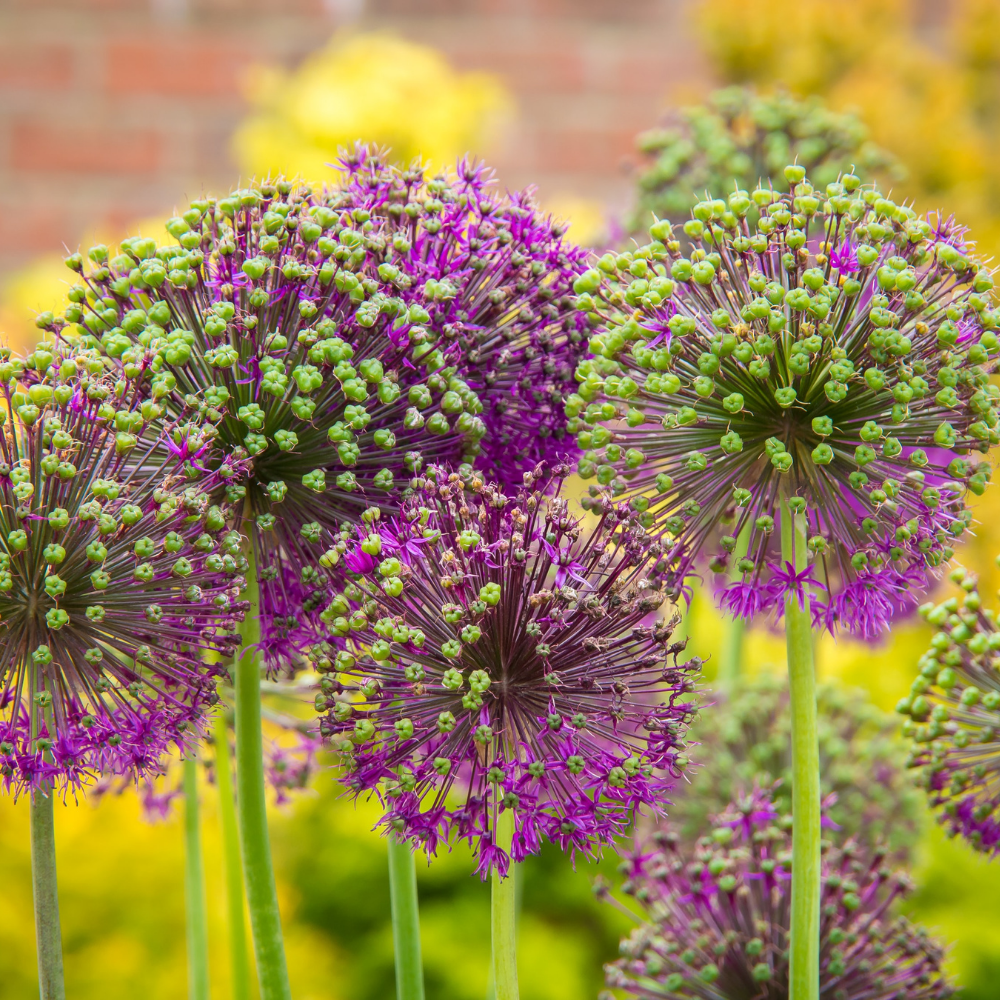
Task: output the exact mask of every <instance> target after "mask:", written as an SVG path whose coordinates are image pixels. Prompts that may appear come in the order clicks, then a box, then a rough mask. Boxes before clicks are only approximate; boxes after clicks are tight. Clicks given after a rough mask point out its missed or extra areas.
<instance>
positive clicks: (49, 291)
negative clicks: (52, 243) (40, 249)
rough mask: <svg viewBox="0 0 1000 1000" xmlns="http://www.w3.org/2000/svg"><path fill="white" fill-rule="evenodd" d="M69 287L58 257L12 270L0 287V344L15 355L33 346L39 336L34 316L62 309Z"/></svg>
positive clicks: (47, 256) (70, 278)
mask: <svg viewBox="0 0 1000 1000" xmlns="http://www.w3.org/2000/svg"><path fill="white" fill-rule="evenodd" d="M72 284H73V274H72V273H71V272H70V271H69V270H68V269H67V268H66V265H65V264H64V263H63V259H62V256H61V255H60V254H45V255H44V256H42V257H36V258H35V259H34V260H33V261H31V263H30V264H27V265H25V266H24V267H22V268H21V269H20V270H18V271H15V272H14V273H13V274H12V275H10V276H9V277H8V278H7V280H6V281H5V282H4V283H3V286H2V287H0V341H2V342H3V343H4V344H6V345H7V346H8V347H10V348H11V350H13V351H17V352H23V351H25V350H27V349H29V348H30V347H32V346H34V344H35V342H36V341H37V340H38V339H39V337H40V335H41V334H40V331H39V330H38V327H36V326H35V317H36V316H37V315H38V314H39V313H40V312H44V311H45V310H46V309H51V310H52V311H53V312H56V311H58V310H62V309H65V308H66V306H67V305H68V304H69V300H68V299H67V298H66V292H67V291H68V290H69V287H70V285H72Z"/></svg>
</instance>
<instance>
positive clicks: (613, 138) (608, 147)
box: [534, 128, 635, 174]
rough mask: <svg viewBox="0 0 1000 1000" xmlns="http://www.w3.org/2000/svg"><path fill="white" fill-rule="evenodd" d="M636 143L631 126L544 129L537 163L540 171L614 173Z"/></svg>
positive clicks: (540, 136) (536, 145) (540, 138)
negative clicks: (628, 127) (623, 127)
mask: <svg viewBox="0 0 1000 1000" xmlns="http://www.w3.org/2000/svg"><path fill="white" fill-rule="evenodd" d="M634 142H635V132H634V131H633V130H632V129H617V130H614V129H580V128H563V129H545V130H543V131H542V132H540V133H539V134H538V135H537V137H536V140H535V151H536V152H535V159H534V162H535V165H536V167H537V168H538V169H540V170H554V171H560V172H573V173H584V174H592V173H596V172H607V173H615V172H616V171H617V170H618V168H619V165H620V163H621V159H622V157H623V156H624V155H626V154H628V153H630V152H631V151H632V147H633V144H634Z"/></svg>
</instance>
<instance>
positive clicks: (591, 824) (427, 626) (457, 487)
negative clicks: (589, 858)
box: [318, 467, 699, 874]
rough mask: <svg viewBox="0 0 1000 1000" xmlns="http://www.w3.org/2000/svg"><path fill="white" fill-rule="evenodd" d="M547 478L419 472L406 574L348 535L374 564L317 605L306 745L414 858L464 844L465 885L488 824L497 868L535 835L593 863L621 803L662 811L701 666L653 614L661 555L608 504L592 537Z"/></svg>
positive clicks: (634, 523)
mask: <svg viewBox="0 0 1000 1000" xmlns="http://www.w3.org/2000/svg"><path fill="white" fill-rule="evenodd" d="M559 473H560V475H559V476H557V481H556V482H555V483H552V482H550V481H546V480H545V479H542V478H538V479H536V478H535V477H533V476H532V475H531V474H528V475H526V477H525V480H526V482H527V484H528V485H526V486H525V487H524V488H523V489H522V491H521V493H520V494H519V496H518V499H517V500H514V499H510V498H508V497H505V496H503V495H502V494H501V493H500V492H499V491H498V490H497V489H495V488H494V487H491V486H484V485H483V483H482V482H481V481H480V480H478V479H471V480H470V481H469V482H468V483H463V482H462V480H461V478H460V477H459V476H458V475H457V474H454V473H453V474H451V475H447V474H446V473H444V472H442V471H440V470H437V475H436V477H435V478H436V480H437V482H436V484H435V482H434V480H431V481H429V482H428V483H427V485H426V488H425V489H423V490H421V491H418V492H417V493H416V494H415V495H414V496H413V497H412V498H411V499H410V500H409V501H408V502H407V504H406V506H405V507H404V509H403V517H402V522H401V527H400V529H399V530H400V531H401V535H400V538H399V541H400V544H401V545H402V544H403V543H404V542H405V543H408V542H409V540H410V539H416V540H418V541H420V542H421V543H422V544H420V545H418V546H415V547H414V549H413V552H412V554H411V556H410V563H409V565H407V564H405V563H404V562H403V561H402V560H401V559H400V558H399V557H398V556H397V555H387V554H386V551H385V549H381V548H380V542H379V541H378V539H380V536H379V534H378V533H377V532H375V531H372V532H370V533H369V534H368V536H367V537H365V536H364V535H363V534H362V535H361V537H362V538H363V541H361V545H362V546H365V547H367V548H368V550H369V551H370V552H371V553H372V554H374V555H376V556H379V561H378V562H377V567H376V568H375V569H374V570H373V571H372V572H371V573H370V574H368V575H365V576H354V577H353V579H351V581H350V582H349V583H348V584H347V585H346V586H345V587H344V589H343V592H342V593H340V594H338V595H336V596H335V597H334V599H333V601H332V602H331V604H330V606H329V608H328V609H327V611H326V615H327V619H328V621H329V622H330V625H331V629H332V631H333V633H334V634H335V635H339V636H343V637H345V643H344V645H343V648H341V649H340V650H339V652H337V653H336V654H335V655H334V656H332V657H331V659H328V660H326V661H325V662H320V663H319V665H320V667H321V669H322V668H323V666H324V665H326V666H327V669H328V670H329V673H328V675H327V676H326V677H325V678H324V680H323V682H322V688H323V690H324V691H325V692H326V696H325V700H326V705H325V707H326V709H327V714H326V716H325V717H324V718H323V720H322V723H321V732H322V734H323V735H324V736H326V737H328V738H329V739H330V741H331V743H332V745H333V747H334V748H335V749H339V750H340V751H341V753H342V754H343V757H344V760H345V765H346V768H347V775H346V777H345V781H346V782H347V784H348V786H349V787H351V788H352V789H353V790H354V791H355V793H357V794H361V793H363V792H369V791H373V790H375V791H377V793H378V794H379V796H380V798H381V800H382V803H383V806H384V810H385V813H384V817H383V820H382V823H383V824H384V825H385V826H386V827H389V828H391V829H393V830H396V831H398V832H399V833H401V834H403V835H405V836H407V837H411V838H414V839H417V840H419V841H422V842H423V843H424V844H425V845H426V846H427V848H428V849H429V850H430V851H431V852H433V851H434V850H435V848H436V847H437V845H438V843H439V841H447V840H450V839H452V838H458V839H463V840H466V841H468V842H469V843H470V844H471V845H472V846H473V847H474V849H475V850H476V852H477V854H478V857H479V862H480V871H481V872H483V873H485V872H486V871H487V869H489V868H490V867H491V866H492V865H496V866H497V868H498V870H499V871H500V872H501V874H504V873H505V872H506V869H507V865H508V863H509V860H510V859H509V858H508V856H507V854H506V853H505V852H504V851H503V850H501V849H500V848H499V847H498V846H496V844H495V842H494V830H495V823H496V819H497V814H498V813H499V812H500V811H502V810H507V809H510V810H513V811H514V825H515V833H514V844H513V850H512V852H511V856H512V858H513V860H515V861H520V860H522V859H523V858H524V857H525V856H527V855H528V854H531V853H534V852H536V851H538V850H539V848H540V844H541V841H542V839H543V838H545V839H548V840H550V841H553V842H554V843H557V844H559V845H560V846H561V847H563V848H564V849H569V850H572V851H576V850H579V851H582V852H584V853H587V854H592V853H594V852H595V851H596V850H598V849H599V848H600V846H601V845H604V844H609V843H611V842H612V840H613V838H614V837H616V836H618V835H620V834H622V833H623V832H625V830H626V829H627V827H628V824H629V822H630V820H631V818H632V816H633V814H634V812H635V809H636V808H637V807H638V806H641V805H648V806H651V807H652V808H653V809H660V808H662V806H663V805H664V804H665V802H666V799H665V795H666V792H667V790H668V789H669V788H670V786H671V785H672V784H673V783H674V781H675V780H676V779H677V777H678V776H679V774H680V771H681V770H682V768H683V767H684V765H685V763H686V759H685V758H684V756H683V746H682V742H681V741H682V737H683V733H684V730H685V728H686V724H687V722H688V721H689V719H690V717H691V715H692V707H691V704H690V703H689V701H688V700H687V698H688V693H689V692H690V691H692V690H693V686H694V677H695V675H696V671H697V669H698V667H699V664H698V663H697V662H692V663H679V662H678V661H677V654H678V653H679V652H680V651H681V650H682V649H683V644H682V643H678V644H671V641H670V637H671V632H672V626H673V623H672V622H670V623H668V622H665V621H663V620H661V619H659V618H658V617H656V616H655V615H654V612H655V611H656V609H657V608H658V607H659V606H660V605H661V604H662V602H663V595H662V594H661V593H660V591H659V589H658V586H657V572H658V562H659V559H660V554H661V551H662V548H661V546H660V543H659V541H658V539H657V538H656V537H655V536H654V535H651V534H649V533H648V532H647V531H646V530H645V529H644V528H643V527H642V525H641V524H640V520H642V518H641V517H640V516H639V515H636V514H635V513H634V512H631V511H629V510H628V508H627V507H625V506H615V505H614V504H612V503H611V502H610V500H609V501H607V502H606V504H605V505H603V506H602V508H601V511H600V513H599V516H598V517H597V518H595V519H594V521H593V523H590V524H588V523H586V522H583V521H578V520H576V519H575V518H572V517H570V515H569V510H568V503H567V501H565V500H564V499H561V498H559V497H557V496H551V495H547V494H551V493H554V492H555V490H556V488H557V487H558V485H559V482H558V479H559V478H561V476H562V475H565V473H566V469H565V467H564V468H563V469H561V470H559ZM568 565H572V566H574V567H575V568H574V570H573V574H572V576H566V577H564V580H563V582H562V583H561V584H557V583H556V579H557V577H558V576H559V573H560V571H561V570H563V569H565V568H566V567H567V566H568ZM318 704H321V701H318Z"/></svg>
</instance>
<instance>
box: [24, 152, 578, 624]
mask: <svg viewBox="0 0 1000 1000" xmlns="http://www.w3.org/2000/svg"><path fill="white" fill-rule="evenodd" d="M341 166H342V168H343V171H344V173H343V175H342V176H341V177H340V178H339V179H338V180H337V181H336V183H335V184H333V185H332V186H330V187H324V188H323V189H322V190H321V191H314V190H312V189H311V188H310V187H308V186H307V185H304V184H299V183H293V182H290V181H286V180H282V179H279V180H275V181H267V182H263V183H260V184H257V185H256V186H254V187H250V188H246V189H244V190H240V191H236V192H233V193H232V194H231V195H230V196H229V197H226V198H221V199H218V200H215V199H202V200H199V201H195V202H193V203H192V205H191V207H190V208H189V209H188V210H187V211H185V212H184V213H183V214H182V215H179V216H177V217H176V218H173V219H171V220H169V221H168V223H167V230H168V231H169V232H170V233H171V234H172V235H173V236H174V237H175V238H176V240H177V242H176V244H173V245H168V246H160V247H158V246H157V245H156V243H155V241H154V240H151V239H141V238H133V239H128V240H124V241H123V242H122V246H121V253H120V254H118V255H117V256H114V257H113V258H112V259H110V260H108V259H107V256H108V255H107V250H106V248H104V247H94V248H92V249H91V251H90V257H91V258H92V260H93V266H92V267H91V268H89V270H86V271H85V269H84V261H83V259H82V258H81V257H80V255H78V254H77V255H74V256H72V257H70V258H69V260H68V263H69V265H70V267H71V268H73V269H74V270H76V271H78V272H79V273H80V274H81V276H82V279H83V283H82V284H80V285H78V286H76V287H75V288H74V289H73V290H72V291H71V295H70V297H71V298H72V299H73V300H74V302H73V304H72V305H71V306H70V308H69V309H68V310H67V311H66V314H65V316H64V317H63V318H62V319H61V320H59V321H56V320H55V319H54V318H53V317H52V316H51V315H47V316H45V317H43V318H42V323H43V325H47V326H49V327H51V328H52V329H54V330H55V332H56V333H57V336H58V338H59V339H60V340H61V341H63V342H68V343H69V346H70V347H71V348H73V347H75V345H76V343H77V342H78V341H79V340H80V337H81V334H80V333H79V331H81V330H82V331H83V333H82V338H83V340H84V341H86V342H87V343H88V344H90V345H92V346H98V347H100V349H101V350H102V351H103V352H104V353H105V354H106V355H107V356H108V357H109V358H110V359H112V360H113V361H114V363H115V365H116V366H117V367H118V368H119V370H121V371H122V372H124V373H125V374H126V375H127V376H128V377H130V378H133V379H137V380H140V381H142V382H143V384H144V387H145V390H146V391H147V392H148V393H150V394H151V395H152V397H153V398H155V399H157V400H159V401H160V403H161V405H164V406H165V407H167V409H168V412H170V413H171V414H172V415H174V416H175V417H176V418H177V419H179V420H183V421H190V422H193V423H194V424H196V425H199V426H200V427H201V428H202V433H203V434H206V435H207V434H210V435H211V436H212V437H213V439H214V443H215V446H216V454H217V458H216V463H218V462H219V461H227V460H229V457H230V456H235V457H236V458H239V457H240V456H249V458H250V459H251V461H250V463H249V464H248V466H247V468H248V473H247V475H246V476H245V477H244V478H243V479H242V480H241V481H239V482H235V481H234V482H232V483H230V485H229V488H228V493H229V496H230V498H231V499H232V501H233V502H234V503H236V502H240V501H242V502H243V503H244V504H245V511H244V516H245V517H246V518H247V519H248V520H249V522H250V523H251V524H252V525H253V526H254V531H253V532H252V534H253V535H254V539H255V546H256V548H257V550H258V551H257V562H258V566H259V567H261V568H267V567H274V568H275V572H276V573H277V572H278V571H279V569H278V567H277V563H278V560H279V559H280V557H281V556H282V554H284V555H285V556H287V557H288V559H289V564H290V565H292V566H294V567H300V566H304V565H307V564H310V563H311V562H312V561H314V560H313V559H311V558H310V557H309V556H308V555H307V553H308V551H309V549H310V546H312V545H316V544H320V543H321V542H322V541H324V540H325V541H329V536H330V533H331V532H334V533H335V532H336V531H337V530H338V528H339V524H340V522H341V521H342V520H343V519H345V518H346V519H350V518H355V517H356V516H357V515H358V513H359V512H360V511H361V510H362V509H364V507H365V506H367V505H368V504H369V503H372V502H376V503H377V502H387V501H388V498H389V497H390V495H391V494H392V493H393V492H394V491H396V490H398V489H401V488H403V487H405V486H406V485H407V483H408V481H409V479H410V478H411V477H412V476H415V475H417V474H418V473H419V472H420V470H421V468H423V467H425V466H426V465H427V464H428V463H430V462H440V461H445V462H450V463H453V464H456V465H457V464H458V463H460V462H462V461H473V460H475V461H478V462H479V463H480V464H482V465H484V466H485V467H486V468H488V470H489V472H490V475H491V476H498V477H500V478H501V480H503V481H504V482H519V481H520V477H521V474H522V472H523V471H524V470H525V469H530V468H532V467H533V466H534V465H535V463H536V462H537V461H538V460H539V459H550V458H552V457H554V456H556V455H557V454H560V453H562V452H564V451H574V450H575V444H574V442H573V439H572V438H571V437H570V438H566V436H565V430H564V426H563V422H562V420H561V419H559V416H558V410H559V408H560V407H561V406H562V402H563V396H564V395H565V394H568V393H569V391H570V390H571V389H572V385H573V370H574V367H575V364H576V361H577V360H578V359H579V357H580V356H581V355H582V353H583V351H584V350H585V347H586V339H585V336H584V331H585V319H584V317H583V316H582V315H581V314H579V313H578V312H576V311H575V309H574V307H573V297H572V294H571V293H572V282H573V280H574V277H575V273H576V272H577V271H578V270H579V269H580V267H581V266H582V263H581V262H582V260H583V256H584V254H583V251H581V250H579V249H578V248H575V247H572V246H570V245H566V244H564V243H563V242H562V239H561V235H562V230H561V229H560V228H559V227H558V226H557V225H555V224H554V223H553V222H552V220H551V219H549V218H546V217H544V216H542V215H540V214H539V212H538V210H537V209H536V208H535V207H534V205H533V203H532V202H531V200H530V198H529V197H528V196H527V195H513V196H510V197H505V196H503V195H501V194H498V193H497V192H496V190H495V188H494V187H493V186H492V183H491V178H490V175H489V174H488V172H487V171H486V170H485V169H484V168H483V167H481V166H475V165H473V164H471V163H468V162H462V163H460V164H459V165H458V170H457V175H456V176H455V177H454V179H452V180H446V179H444V178H430V177H427V176H425V174H424V173H423V172H422V171H421V170H419V169H411V170H405V171H401V170H399V169H397V168H394V167H389V166H387V165H386V163H385V158H384V157H382V156H381V155H379V154H377V153H375V152H373V151H371V150H369V149H366V148H364V147H358V149H357V150H355V152H354V153H353V154H352V155H350V156H347V157H345V158H344V160H343V161H342V163H341ZM88 296H89V297H88ZM95 297H96V298H97V299H100V311H99V312H98V311H96V310H95V308H93V307H92V306H91V305H90V303H91V302H92V301H94V300H95ZM80 324H82V325H80ZM175 452H176V454H177V455H178V457H180V458H182V459H186V460H188V461H190V462H191V463H192V465H194V466H195V467H197V466H198V465H199V463H203V462H204V461H206V458H205V457H204V456H199V455H198V454H197V453H196V452H193V451H191V450H190V449H189V448H188V447H187V444H186V442H182V443H178V444H177V445H176V446H175ZM320 551H322V550H320ZM262 576H263V574H262ZM306 582H308V581H306ZM264 584H265V585H264V587H263V595H262V607H263V610H264V618H265V619H266V618H267V617H268V616H269V615H271V614H273V615H276V616H279V617H287V615H288V614H289V611H288V607H287V604H286V601H285V598H284V595H283V594H282V593H281V591H280V588H274V587H271V586H270V585H269V583H268V581H267V578H266V577H265V578H264ZM293 613H294V612H293Z"/></svg>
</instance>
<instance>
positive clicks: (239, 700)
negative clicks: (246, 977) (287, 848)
mask: <svg viewBox="0 0 1000 1000" xmlns="http://www.w3.org/2000/svg"><path fill="white" fill-rule="evenodd" d="M246 555H247V561H248V562H249V567H248V568H247V598H248V600H249V602H250V608H249V609H248V610H247V614H246V618H245V619H244V621H243V627H242V629H241V637H242V640H243V642H242V648H241V649H240V651H239V654H238V656H237V657H236V666H235V669H234V671H233V673H234V676H233V682H234V686H235V689H236V812H237V815H238V817H239V823H240V845H241V847H242V849H243V874H244V877H245V879H246V887H247V902H248V904H249V907H250V930H251V931H252V933H253V947H254V954H255V956H256V958H257V980H258V982H259V983H260V995H261V1000H291V995H292V994H291V990H290V988H289V985H288V967H287V964H286V962H285V946H284V943H283V941H282V936H281V915H280V913H279V912H278V894H277V891H276V889H275V885H274V869H273V867H272V865H271V842H270V837H269V835H268V830H267V798H266V795H265V792H264V738H263V734H262V732H261V721H260V663H259V660H258V650H257V644H258V643H259V642H260V585H259V583H258V581H257V566H256V561H255V559H254V552H253V547H252V545H251V546H248V548H247V553H246Z"/></svg>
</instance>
